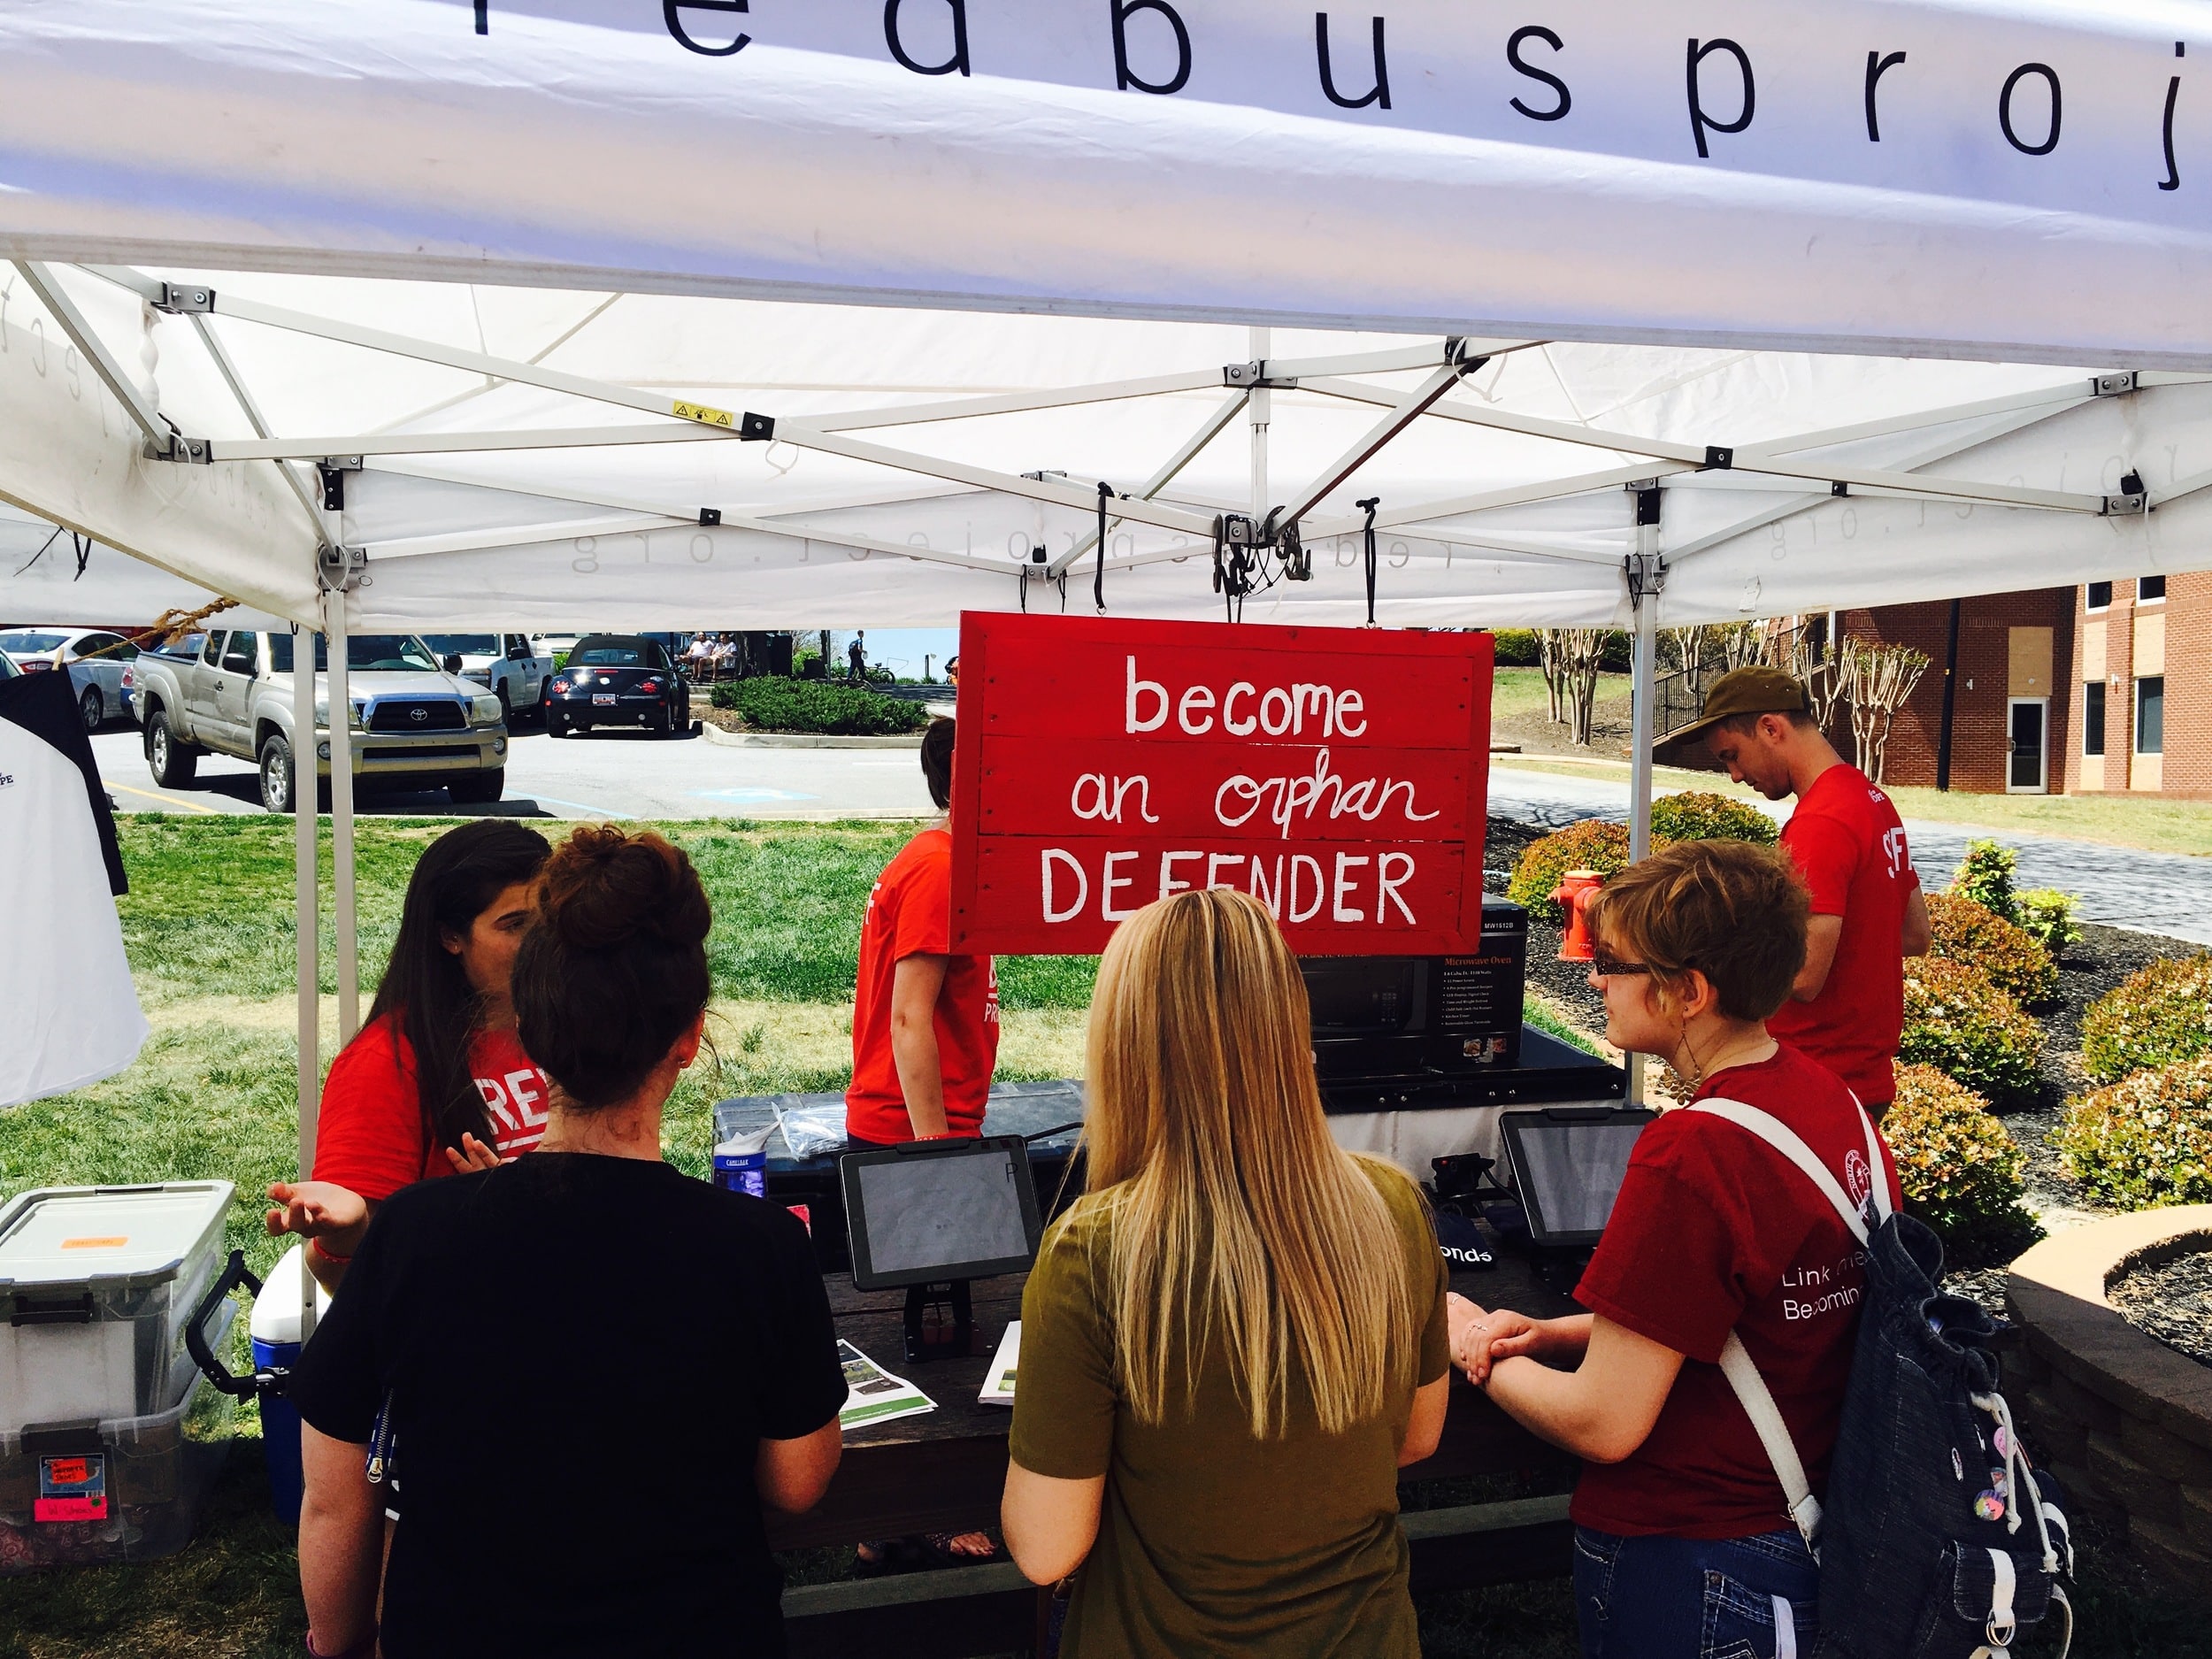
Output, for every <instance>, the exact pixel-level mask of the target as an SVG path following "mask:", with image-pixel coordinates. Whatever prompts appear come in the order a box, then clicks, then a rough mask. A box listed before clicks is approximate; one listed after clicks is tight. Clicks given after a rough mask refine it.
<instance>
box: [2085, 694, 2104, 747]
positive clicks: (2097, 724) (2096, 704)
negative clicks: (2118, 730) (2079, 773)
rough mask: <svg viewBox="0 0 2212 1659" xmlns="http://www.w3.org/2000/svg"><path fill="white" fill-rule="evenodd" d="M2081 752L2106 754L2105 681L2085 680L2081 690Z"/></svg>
mask: <svg viewBox="0 0 2212 1659" xmlns="http://www.w3.org/2000/svg"><path fill="white" fill-rule="evenodd" d="M2081 752H2082V753H2083V754H2085V755H2101V754H2103V753H2104V681H2103V680H2085V681H2084V682H2083V683H2082V688H2081Z"/></svg>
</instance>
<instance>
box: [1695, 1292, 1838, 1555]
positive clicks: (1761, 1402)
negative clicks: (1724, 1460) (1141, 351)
mask: <svg viewBox="0 0 2212 1659" xmlns="http://www.w3.org/2000/svg"><path fill="white" fill-rule="evenodd" d="M1720 1370H1721V1375H1722V1376H1724V1377H1725V1378H1727V1379H1728V1386H1730V1387H1731V1388H1733V1389H1734V1390H1735V1391H1736V1398H1737V1399H1738V1400H1740V1401H1741V1402H1743V1409H1744V1415H1745V1416H1746V1417H1749V1418H1750V1419H1751V1426H1752V1428H1753V1430H1754V1431H1755V1432H1757V1434H1758V1436H1759V1444H1760V1445H1762V1446H1763V1447H1765V1448H1766V1454H1767V1461H1768V1462H1769V1463H1772V1464H1773V1465H1774V1478H1775V1479H1777V1480H1779V1481H1780V1482H1781V1483H1782V1495H1783V1496H1784V1497H1785V1498H1786V1499H1787V1500H1789V1506H1790V1519H1791V1520H1793V1521H1794V1522H1796V1523H1797V1530H1798V1532H1799V1534H1800V1535H1801V1536H1802V1537H1803V1539H1804V1540H1805V1548H1808V1549H1809V1550H1811V1551H1812V1552H1813V1555H1814V1558H1815V1559H1818V1557H1819V1555H1820V1500H1819V1499H1817V1498H1816V1497H1815V1496H1813V1488H1812V1483H1811V1482H1810V1481H1809V1480H1807V1479H1805V1464H1804V1462H1803V1460H1802V1459H1801V1458H1800V1457H1799V1456H1798V1455H1797V1443H1796V1441H1794V1440H1791V1439H1790V1427H1789V1425H1788V1424H1786V1423H1785V1422H1783V1421H1782V1409H1781V1408H1780V1407H1779V1406H1778V1405H1776V1404H1775V1403H1774V1396H1773V1395H1772V1394H1770V1393H1769V1392H1768V1391H1767V1381H1766V1379H1765V1378H1763V1377H1762V1376H1760V1375H1759V1368H1758V1367H1757V1366H1756V1365H1755V1364H1753V1363H1751V1356H1750V1355H1749V1354H1747V1353H1746V1352H1745V1351H1744V1345H1743V1339H1742V1338H1741V1337H1740V1336H1738V1335H1737V1334H1736V1333H1734V1332H1733V1331H1731V1332H1730V1333H1728V1340H1727V1341H1726V1342H1725V1343H1724V1344H1723V1345H1722V1348H1721V1350H1720Z"/></svg>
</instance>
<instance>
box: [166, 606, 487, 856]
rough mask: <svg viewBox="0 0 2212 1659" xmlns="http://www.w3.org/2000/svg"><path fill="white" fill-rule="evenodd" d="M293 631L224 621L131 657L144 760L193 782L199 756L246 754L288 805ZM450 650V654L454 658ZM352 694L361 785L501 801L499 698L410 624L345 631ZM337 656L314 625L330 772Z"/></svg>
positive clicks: (279, 808)
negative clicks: (194, 641) (192, 638)
mask: <svg viewBox="0 0 2212 1659" xmlns="http://www.w3.org/2000/svg"><path fill="white" fill-rule="evenodd" d="M292 646H293V638H292V635H291V634H256V633H250V632H247V631H245V630H242V629H241V630H234V631H225V630H223V629H220V628H219V629H216V630H215V631H213V632H212V633H211V634H208V636H207V639H206V641H205V642H204V644H203V645H202V646H201V648H200V650H199V652H198V654H197V655H196V656H192V657H184V656H175V655H171V654H169V653H165V652H154V651H147V652H143V653H142V654H141V655H140V657H139V658H138V661H137V662H136V663H135V664H133V666H134V668H135V669H136V671H137V672H136V676H135V678H136V684H135V685H134V687H133V695H134V696H135V697H136V699H137V703H138V709H139V713H140V717H141V718H142V721H143V723H144V725H145V728H146V765H147V768H148V770H149V771H150V772H152V773H153V776H154V781H155V782H156V783H157V784H158V785H160V786H161V787H163V788H165V789H180V788H185V787H189V786H190V784H191V782H192V779H193V774H194V772H196V769H197V767H198V764H199V757H201V756H202V755H204V754H208V753H215V754H221V755H231V756H235V757H237V758H239V759H241V760H250V761H252V762H253V763H254V764H256V765H257V766H258V767H259V769H260V772H261V803H262V804H263V805H264V806H265V807H266V808H268V810H270V811H272V812H289V811H290V810H292V808H293V804H294V802H295V799H296V787H295V784H294V778H293V758H292V757H293V753H294V750H295V749H296V741H295V739H294V737H293V733H292ZM448 660H450V659H448ZM346 661H347V664H348V669H349V679H348V687H347V689H348V694H349V697H350V699H351V701H352V703H353V710H352V715H353V718H352V721H351V726H352V733H351V745H352V750H353V774H354V777H355V779H356V780H357V782H358V783H359V784H360V785H362V786H364V787H371V786H375V787H385V788H406V789H443V790H444V791H445V792H446V794H447V795H448V796H449V797H450V798H451V799H452V800H453V801H454V802H455V803H483V802H488V801H496V800H498V799H499V798H500V796H501V795H503V794H504V793H505V792H506V787H507V770H506V768H507V728H506V724H505V721H504V720H503V718H502V715H503V710H502V707H501V704H500V701H499V699H498V698H497V697H496V696H495V695H489V694H488V693H487V692H486V691H485V689H484V687H481V686H480V685H476V684H473V683H472V682H471V681H469V680H464V679H462V678H461V677H460V675H458V674H457V673H455V672H450V671H449V669H448V668H447V667H445V666H444V665H443V664H441V663H440V661H439V659H438V657H437V655H436V654H435V653H434V652H433V651H432V650H431V649H430V648H429V646H427V645H426V644H425V643H424V642H423V641H421V640H419V639H417V638H415V637H414V636H413V635H412V634H356V635H354V636H353V637H352V638H351V639H350V640H349V641H347V651H346ZM328 666H329V664H328V661H327V659H326V654H325V644H324V640H323V636H322V635H320V634H318V635H316V636H315V667H316V669H317V670H318V671H319V672H317V674H316V676H315V689H316V696H315V723H316V726H317V728H318V730H317V732H316V743H315V763H316V764H315V770H316V772H317V774H318V775H319V777H320V778H321V779H322V780H325V781H324V782H323V784H322V785H321V787H320V789H319V791H318V794H319V795H321V796H322V797H323V798H327V790H328V787H329V785H328V782H327V780H328V778H329V776H330V741H329V738H328V736H327V735H326V733H327V731H328V727H329V720H330V707H329V687H328V683H327V680H326V678H325V675H324V673H323V672H320V671H323V670H326V669H327V667H328Z"/></svg>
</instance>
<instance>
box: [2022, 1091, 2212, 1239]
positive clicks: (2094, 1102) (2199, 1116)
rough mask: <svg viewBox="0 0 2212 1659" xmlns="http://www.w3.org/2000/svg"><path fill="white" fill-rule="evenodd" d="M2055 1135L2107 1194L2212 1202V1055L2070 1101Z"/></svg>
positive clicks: (2072, 1165) (2082, 1176) (2122, 1202)
mask: <svg viewBox="0 0 2212 1659" xmlns="http://www.w3.org/2000/svg"><path fill="white" fill-rule="evenodd" d="M2055 1141H2056V1144H2057V1146H2058V1149H2059V1154H2060V1156H2061V1158H2062V1161H2063V1162H2064V1164H2065V1165H2066V1170H2067V1173H2069V1174H2070V1175H2071V1176H2072V1177H2073V1178H2074V1179H2076V1180H2078V1181H2079V1182H2080V1183H2081V1184H2082V1185H2083V1186H2084V1187H2087V1188H2088V1189H2089V1191H2090V1192H2091V1193H2092V1194H2094V1195H2095V1197H2096V1198H2097V1199H2098V1200H2099V1201H2101V1202H2104V1203H2108V1204H2113V1205H2116V1206H2117V1207H2119V1208H2121V1209H2124V1210H2147V1209H2149V1208H2151V1207H2152V1206H2154V1205H2158V1204H2200V1203H2205V1202H2212V1056H2206V1057H2204V1058H2202V1059H2197V1060H2185V1061H2182V1062H2181V1063H2179V1064H2176V1065H2169V1066H2162V1067H2160V1068H2159V1069H2157V1070H2155V1071H2137V1072H2135V1073H2134V1074H2133V1075H2131V1076H2130V1077H2128V1078H2126V1079H2123V1080H2122V1081H2120V1082H2117V1083H2115V1084H2112V1085H2111V1086H2110V1087H2106V1088H2101V1089H2097V1090H2095V1091H2093V1092H2092V1093H2090V1094H2083V1095H2080V1096H2078V1097H2077V1098H2076V1099H2073V1100H2070V1101H2068V1102H2066V1115H2065V1116H2064V1117H2063V1118H2061V1119H2060V1120H2059V1125H2058V1133H2057V1135H2056V1136H2055Z"/></svg>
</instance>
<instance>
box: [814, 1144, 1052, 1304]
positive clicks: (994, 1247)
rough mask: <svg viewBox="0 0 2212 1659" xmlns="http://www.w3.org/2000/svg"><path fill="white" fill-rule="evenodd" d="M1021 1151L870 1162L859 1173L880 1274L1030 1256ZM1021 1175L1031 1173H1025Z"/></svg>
mask: <svg viewBox="0 0 2212 1659" xmlns="http://www.w3.org/2000/svg"><path fill="white" fill-rule="evenodd" d="M1019 1156H1024V1154H1023V1153H1022V1152H1021V1150H1020V1149H1019V1148H1018V1147H1006V1146H997V1145H992V1146H983V1147H979V1148H977V1149H976V1151H975V1152H974V1153H972V1154H971V1155H968V1156H941V1157H913V1158H891V1159H885V1160H883V1161H881V1162H877V1161H874V1160H870V1161H868V1162H865V1163H863V1164H860V1165H859V1166H858V1168H857V1169H856V1171H854V1172H855V1174H856V1175H857V1177H858V1178H859V1181H860V1201H861V1209H862V1212H863V1214H864V1216H865V1217H866V1225H867V1230H868V1238H867V1246H868V1260H869V1265H870V1266H871V1267H872V1269H873V1271H874V1272H875V1273H876V1274H879V1275H881V1274H888V1273H912V1272H921V1271H930V1270H933V1269H938V1268H950V1267H955V1266H960V1265H964V1264H966V1263H987V1262H1004V1261H1007V1260H1009V1259H1010V1258H1013V1257H1017V1256H1026V1255H1027V1254H1028V1253H1029V1238H1028V1233H1027V1229H1026V1226H1025V1223H1024V1218H1023V1215H1022V1201H1021V1190H1020V1187H1018V1184H1017V1183H1018V1179H1019V1174H1018V1172H1017V1171H1016V1169H1015V1164H1014V1160H1015V1159H1016V1158H1017V1157H1019ZM1020 1173H1026V1171H1021V1172H1020Z"/></svg>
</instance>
